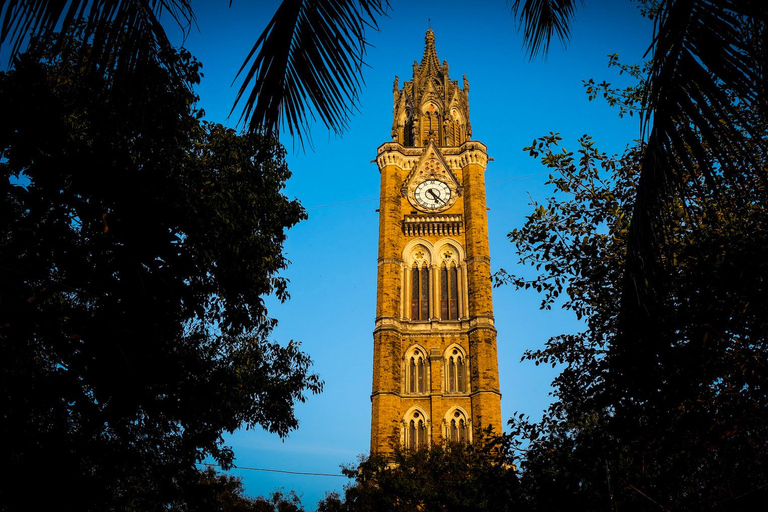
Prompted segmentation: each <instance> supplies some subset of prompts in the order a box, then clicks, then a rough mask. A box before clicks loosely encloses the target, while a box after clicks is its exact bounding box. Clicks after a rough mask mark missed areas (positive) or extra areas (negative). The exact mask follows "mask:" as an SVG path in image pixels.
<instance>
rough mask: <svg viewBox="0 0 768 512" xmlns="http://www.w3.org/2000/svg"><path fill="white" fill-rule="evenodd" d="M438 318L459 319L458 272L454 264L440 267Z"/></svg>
mask: <svg viewBox="0 0 768 512" xmlns="http://www.w3.org/2000/svg"><path fill="white" fill-rule="evenodd" d="M440 318H442V319H443V320H458V318H459V271H458V269H457V268H456V265H455V264H451V266H450V268H449V267H448V266H446V265H445V263H444V264H443V265H442V267H440Z"/></svg>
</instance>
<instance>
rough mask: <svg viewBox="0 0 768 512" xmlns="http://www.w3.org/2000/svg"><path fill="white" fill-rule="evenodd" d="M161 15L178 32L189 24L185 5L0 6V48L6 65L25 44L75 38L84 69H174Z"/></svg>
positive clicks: (137, 1)
mask: <svg viewBox="0 0 768 512" xmlns="http://www.w3.org/2000/svg"><path fill="white" fill-rule="evenodd" d="M164 13H168V14H169V15H170V16H171V17H172V18H173V20H174V21H175V22H176V24H177V25H179V26H180V27H181V28H182V29H184V30H189V28H190V27H191V26H192V25H193V24H194V23H195V16H194V13H193V12H192V7H191V5H190V0H122V1H121V0H90V1H82V0H80V1H77V0H69V1H67V0H0V46H6V47H8V48H9V55H10V62H12V61H13V59H15V58H16V56H17V55H18V54H19V52H21V51H23V49H24V48H25V47H26V44H27V43H28V42H29V40H30V38H35V37H40V36H46V35H50V34H52V33H53V32H54V31H60V32H62V33H63V34H65V35H71V34H74V33H76V32H77V33H81V34H83V35H84V37H85V38H86V39H87V40H88V41H89V42H90V43H91V44H92V48H93V49H92V50H90V54H89V59H88V63H89V65H93V66H99V67H100V68H102V69H105V70H106V71H107V72H112V73H118V74H119V73H121V72H125V71H129V70H132V69H135V68H137V67H139V66H140V65H141V64H142V63H144V62H148V61H149V60H155V61H158V62H161V63H164V64H167V65H168V66H169V67H170V68H171V69H174V65H173V63H172V62H168V61H166V60H165V59H166V57H167V56H168V55H170V53H169V50H170V49H171V44H170V42H169V41H168V38H167V36H166V33H165V30H164V28H163V26H162V24H161V23H160V20H159V18H160V16H161V15H162V14H164ZM59 50H60V51H66V50H67V49H66V48H65V47H64V46H63V45H62V46H60V47H59ZM83 57H84V56H83ZM174 70H175V69H174Z"/></svg>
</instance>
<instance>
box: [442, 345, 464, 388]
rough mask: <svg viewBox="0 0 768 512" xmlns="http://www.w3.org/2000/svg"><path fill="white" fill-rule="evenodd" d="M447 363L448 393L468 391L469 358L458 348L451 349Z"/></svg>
mask: <svg viewBox="0 0 768 512" xmlns="http://www.w3.org/2000/svg"><path fill="white" fill-rule="evenodd" d="M445 364H446V366H447V371H446V375H447V377H448V382H447V383H446V384H447V385H446V391H448V393H466V392H467V358H466V356H465V355H464V353H463V352H462V351H461V350H459V349H458V348H453V349H450V350H449V354H448V357H447V358H446V361H445Z"/></svg>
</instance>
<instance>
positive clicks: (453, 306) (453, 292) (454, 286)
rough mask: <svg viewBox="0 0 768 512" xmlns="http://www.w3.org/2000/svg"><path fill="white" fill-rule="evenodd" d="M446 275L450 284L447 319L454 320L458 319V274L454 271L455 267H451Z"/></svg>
mask: <svg viewBox="0 0 768 512" xmlns="http://www.w3.org/2000/svg"><path fill="white" fill-rule="evenodd" d="M448 275H449V276H450V279H449V281H450V283H451V289H450V297H451V298H450V304H449V309H450V311H449V316H448V318H450V319H452V320H456V319H458V318H459V272H458V270H457V269H456V265H451V269H450V271H449V272H448Z"/></svg>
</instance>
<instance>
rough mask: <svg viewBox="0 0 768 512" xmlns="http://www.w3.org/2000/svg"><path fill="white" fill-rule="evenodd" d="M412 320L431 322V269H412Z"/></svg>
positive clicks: (423, 267) (425, 267)
mask: <svg viewBox="0 0 768 512" xmlns="http://www.w3.org/2000/svg"><path fill="white" fill-rule="evenodd" d="M411 320H429V267H427V265H426V264H424V265H423V266H422V267H421V268H419V266H418V265H416V264H414V265H413V267H412V268H411Z"/></svg>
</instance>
